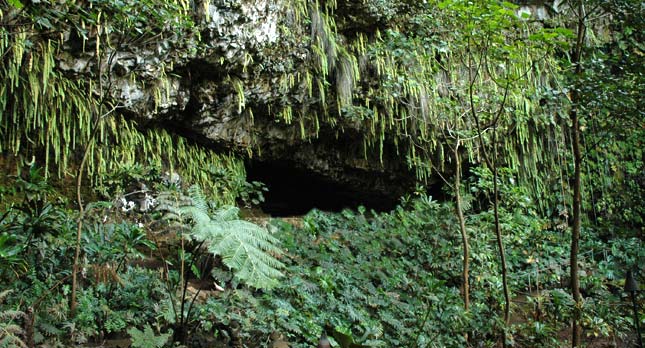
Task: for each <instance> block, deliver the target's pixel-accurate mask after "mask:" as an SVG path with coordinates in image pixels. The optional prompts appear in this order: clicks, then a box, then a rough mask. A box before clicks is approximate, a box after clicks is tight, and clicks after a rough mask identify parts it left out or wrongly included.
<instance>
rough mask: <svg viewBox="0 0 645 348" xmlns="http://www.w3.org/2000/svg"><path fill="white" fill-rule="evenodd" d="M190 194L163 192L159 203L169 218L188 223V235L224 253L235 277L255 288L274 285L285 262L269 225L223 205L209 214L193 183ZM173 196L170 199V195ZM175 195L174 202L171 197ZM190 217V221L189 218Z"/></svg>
mask: <svg viewBox="0 0 645 348" xmlns="http://www.w3.org/2000/svg"><path fill="white" fill-rule="evenodd" d="M188 194H189V197H180V198H178V197H170V196H166V195H160V198H158V199H157V201H158V202H160V204H159V206H160V207H163V209H164V210H165V211H166V212H167V213H166V219H168V220H174V221H177V222H179V223H184V224H186V223H189V222H190V224H191V227H190V234H189V238H191V239H193V240H196V241H198V242H205V243H206V244H205V245H206V247H207V250H208V251H209V252H210V253H212V254H215V255H219V256H221V257H222V262H223V263H224V265H226V266H227V267H228V268H230V269H232V270H234V271H235V272H236V273H235V277H236V278H237V279H239V280H240V281H242V282H244V283H246V284H247V285H249V286H252V287H255V288H272V287H274V286H275V285H277V279H278V278H280V277H282V276H283V274H282V272H281V271H280V269H282V268H284V265H283V264H282V262H280V261H278V260H277V259H276V256H278V255H280V254H281V253H282V251H281V250H280V248H278V247H277V245H278V243H279V241H278V240H277V239H276V238H275V237H273V236H272V235H271V234H270V233H269V232H268V231H267V230H266V228H263V227H260V226H258V225H256V224H253V223H251V222H248V221H244V220H240V219H239V217H238V213H239V209H237V208H236V207H232V206H224V207H221V208H219V209H217V210H216V211H215V212H213V213H212V214H210V212H209V204H208V202H207V200H206V198H205V196H204V194H203V193H202V191H201V189H200V188H199V187H198V186H191V187H190V189H189V190H188ZM169 198H171V199H169ZM172 198H174V202H175V203H174V204H173V201H172ZM189 220H190V221H189Z"/></svg>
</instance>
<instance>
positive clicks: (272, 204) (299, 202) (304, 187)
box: [246, 161, 398, 217]
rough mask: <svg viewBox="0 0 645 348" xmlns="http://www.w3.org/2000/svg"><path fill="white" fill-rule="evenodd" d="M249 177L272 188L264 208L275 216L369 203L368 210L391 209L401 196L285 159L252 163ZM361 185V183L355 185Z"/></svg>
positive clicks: (301, 213) (296, 214)
mask: <svg viewBox="0 0 645 348" xmlns="http://www.w3.org/2000/svg"><path fill="white" fill-rule="evenodd" d="M246 172H247V180H248V181H249V182H251V181H260V182H262V183H264V184H265V185H266V186H267V188H268V189H269V191H268V192H265V193H264V198H265V201H264V202H263V203H261V204H260V208H261V209H262V210H263V211H264V212H265V213H267V214H270V215H271V216H274V217H287V216H299V215H304V214H306V213H307V212H309V211H310V210H311V209H314V208H316V209H319V210H324V211H330V212H339V211H341V210H343V209H345V208H350V209H356V208H357V207H358V206H360V205H362V206H365V207H366V208H367V209H368V210H370V209H373V210H375V211H379V212H381V211H389V210H392V209H394V207H395V206H396V204H397V203H398V197H388V196H385V195H382V194H376V193H374V192H371V191H370V187H367V186H368V185H362V186H366V187H352V186H350V185H347V184H341V183H337V182H334V181H332V180H330V179H329V178H326V177H324V176H322V175H320V174H317V173H314V172H311V171H307V170H304V169H299V168H296V167H294V166H293V165H290V164H289V163H284V162H266V161H264V162H259V161H255V162H250V163H247V166H246ZM355 186H361V185H355Z"/></svg>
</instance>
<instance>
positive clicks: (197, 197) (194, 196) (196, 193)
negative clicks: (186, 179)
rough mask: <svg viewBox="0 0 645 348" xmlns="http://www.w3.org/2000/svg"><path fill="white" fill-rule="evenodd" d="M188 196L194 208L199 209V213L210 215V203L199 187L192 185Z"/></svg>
mask: <svg viewBox="0 0 645 348" xmlns="http://www.w3.org/2000/svg"><path fill="white" fill-rule="evenodd" d="M188 195H189V197H190V199H191V201H192V206H193V207H195V208H197V209H198V210H199V211H202V212H204V213H208V201H207V200H206V196H204V192H202V190H201V189H200V188H199V186H197V185H192V186H191V187H189V188H188Z"/></svg>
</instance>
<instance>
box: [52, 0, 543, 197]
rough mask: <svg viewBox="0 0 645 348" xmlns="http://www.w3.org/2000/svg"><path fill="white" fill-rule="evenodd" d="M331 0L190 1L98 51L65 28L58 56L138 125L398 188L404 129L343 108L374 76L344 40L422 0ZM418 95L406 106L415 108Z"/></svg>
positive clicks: (409, 179)
mask: <svg viewBox="0 0 645 348" xmlns="http://www.w3.org/2000/svg"><path fill="white" fill-rule="evenodd" d="M331 3H332V2H331V1H330V2H327V1H322V2H320V4H319V3H318V2H308V1H306V0H253V1H250V0H210V1H209V0H195V1H193V2H190V9H189V12H190V13H189V15H188V18H190V20H191V21H192V23H193V25H194V28H193V29H192V31H190V30H189V31H175V33H174V34H173V33H172V30H166V29H167V28H165V29H164V32H165V34H164V35H155V36H152V37H150V36H145V35H141V37H140V38H134V39H130V40H120V39H117V38H116V37H115V38H113V40H112V41H111V42H110V44H109V50H108V51H109V53H108V54H107V55H106V56H105V57H103V58H102V59H97V57H95V55H94V50H92V47H93V46H94V45H98V39H97V37H99V36H100V35H97V34H96V33H88V35H87V37H85V38H81V37H79V36H78V35H77V34H74V32H73V31H70V32H69V33H68V34H67V35H66V37H65V38H64V42H65V45H64V46H65V48H64V50H62V51H61V52H59V54H58V57H57V58H58V61H57V64H58V67H59V68H60V69H62V70H64V71H66V72H67V73H68V74H69V75H71V76H76V77H78V78H86V77H87V76H88V75H89V74H91V72H92V71H94V72H95V71H103V72H104V73H106V74H105V76H106V77H105V78H104V81H102V86H101V88H100V89H97V94H99V95H100V94H108V95H109V96H110V97H111V98H112V99H113V100H115V101H116V102H117V104H118V106H119V110H120V111H121V112H122V113H124V114H126V115H127V116H128V117H129V118H130V119H133V120H136V121H137V122H138V125H139V127H142V128H145V127H149V126H161V127H164V128H166V129H169V130H171V131H174V132H176V133H177V134H180V135H182V136H185V137H188V138H190V139H193V140H194V141H196V142H199V143H202V144H204V145H205V146H209V147H213V148H217V149H220V150H223V151H234V152H238V153H240V154H245V155H248V156H249V163H251V165H253V163H255V164H256V167H262V166H264V167H265V168H269V167H271V163H277V164H278V165H279V166H282V167H290V168H293V169H294V170H297V171H301V172H310V173H312V175H315V176H316V177H319V178H323V179H324V180H326V181H329V182H334V183H338V184H341V185H343V186H346V187H354V188H358V189H359V190H361V191H362V192H363V193H364V194H365V195H372V196H375V197H377V198H376V199H381V198H388V199H392V198H395V197H397V198H398V197H399V196H400V195H402V194H404V193H406V192H409V191H410V190H411V189H413V187H414V183H415V173H414V172H413V171H412V170H411V169H409V168H410V165H409V160H408V158H406V153H407V150H406V149H405V147H406V146H408V145H406V144H401V143H398V142H397V140H396V139H395V137H394V136H392V135H391V134H393V133H396V132H399V133H400V132H405V131H402V130H401V129H396V128H394V127H392V128H390V127H388V128H386V127H385V126H382V128H381V129H376V130H375V129H374V128H375V127H374V126H373V127H372V129H369V126H365V124H366V123H365V122H361V121H363V120H365V117H372V118H374V117H377V116H375V115H374V114H373V111H372V110H370V109H366V108H365V107H361V108H357V109H356V110H354V109H352V107H348V104H351V100H352V99H353V98H364V97H365V95H364V94H365V93H362V92H361V90H363V91H367V90H370V91H371V90H372V89H378V88H380V86H379V83H380V82H379V81H378V80H376V79H374V78H373V77H374V76H375V75H376V74H377V73H376V72H375V71H374V70H375V67H374V66H372V65H370V62H368V61H366V59H367V58H366V57H367V55H363V56H362V57H359V58H358V59H356V58H355V57H354V56H353V55H351V54H349V53H347V50H346V49H345V48H344V46H343V44H344V43H346V42H347V41H348V39H349V38H352V39H355V38H357V37H359V35H364V36H365V37H368V38H369V37H373V36H374V35H380V34H375V33H376V32H378V31H379V30H381V31H382V30H387V28H390V27H394V26H396V25H397V20H399V18H400V17H401V16H402V15H403V14H406V13H411V12H414V11H415V10H417V9H418V8H419V7H420V6H423V4H424V2H419V1H406V0H399V1H393V2H383V1H377V0H371V1H363V2H356V1H341V0H339V1H337V2H333V5H332V4H331ZM543 7H544V4H543V3H523V4H522V11H534V12H535V11H537V12H539V14H540V15H541V16H547V15H548V14H547V12H545V11H544V10H543V9H542V8H543ZM325 9H326V10H325ZM540 11H541V12H540ZM537 12H536V13H537ZM135 29H136V28H135ZM168 31H170V33H168ZM187 33H189V34H187ZM107 36H108V38H109V37H110V34H107ZM103 40H104V41H105V38H104V39H103ZM359 75H360V76H359ZM320 76H322V78H321V77H320ZM358 87H360V88H358ZM424 93H425V92H424ZM424 98H425V99H427V98H428V96H426V95H425V94H424V95H423V96H422V98H420V99H421V101H419V102H418V103H419V105H412V106H411V107H409V109H408V111H409V113H411V114H412V113H421V116H423V117H425V116H426V115H425V112H426V110H425V108H427V106H426V105H425V104H424V103H426V102H425V101H424ZM347 100H349V103H348V102H347ZM350 106H351V105H350ZM418 110H421V111H418ZM370 113H372V114H370ZM355 114H358V115H359V116H358V117H356V116H355ZM312 115H313V116H312ZM365 115H368V116H365ZM381 122H383V121H381ZM372 124H373V125H374V124H377V123H376V121H374V122H373V123H372ZM410 127H411V128H414V124H412V125H411V126H410ZM431 156H432V155H431ZM439 161H441V159H439ZM428 181H429V183H430V184H432V183H433V182H434V181H435V179H434V178H433V177H432V176H430V177H428ZM378 197H380V198H378Z"/></svg>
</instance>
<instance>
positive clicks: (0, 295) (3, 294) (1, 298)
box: [0, 289, 13, 303]
mask: <svg viewBox="0 0 645 348" xmlns="http://www.w3.org/2000/svg"><path fill="white" fill-rule="evenodd" d="M12 291H13V290H11V289H9V290H4V291H0V303H2V302H3V301H4V299H5V298H6V297H7V296H8V295H9V294H10V293H11V292H12Z"/></svg>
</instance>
